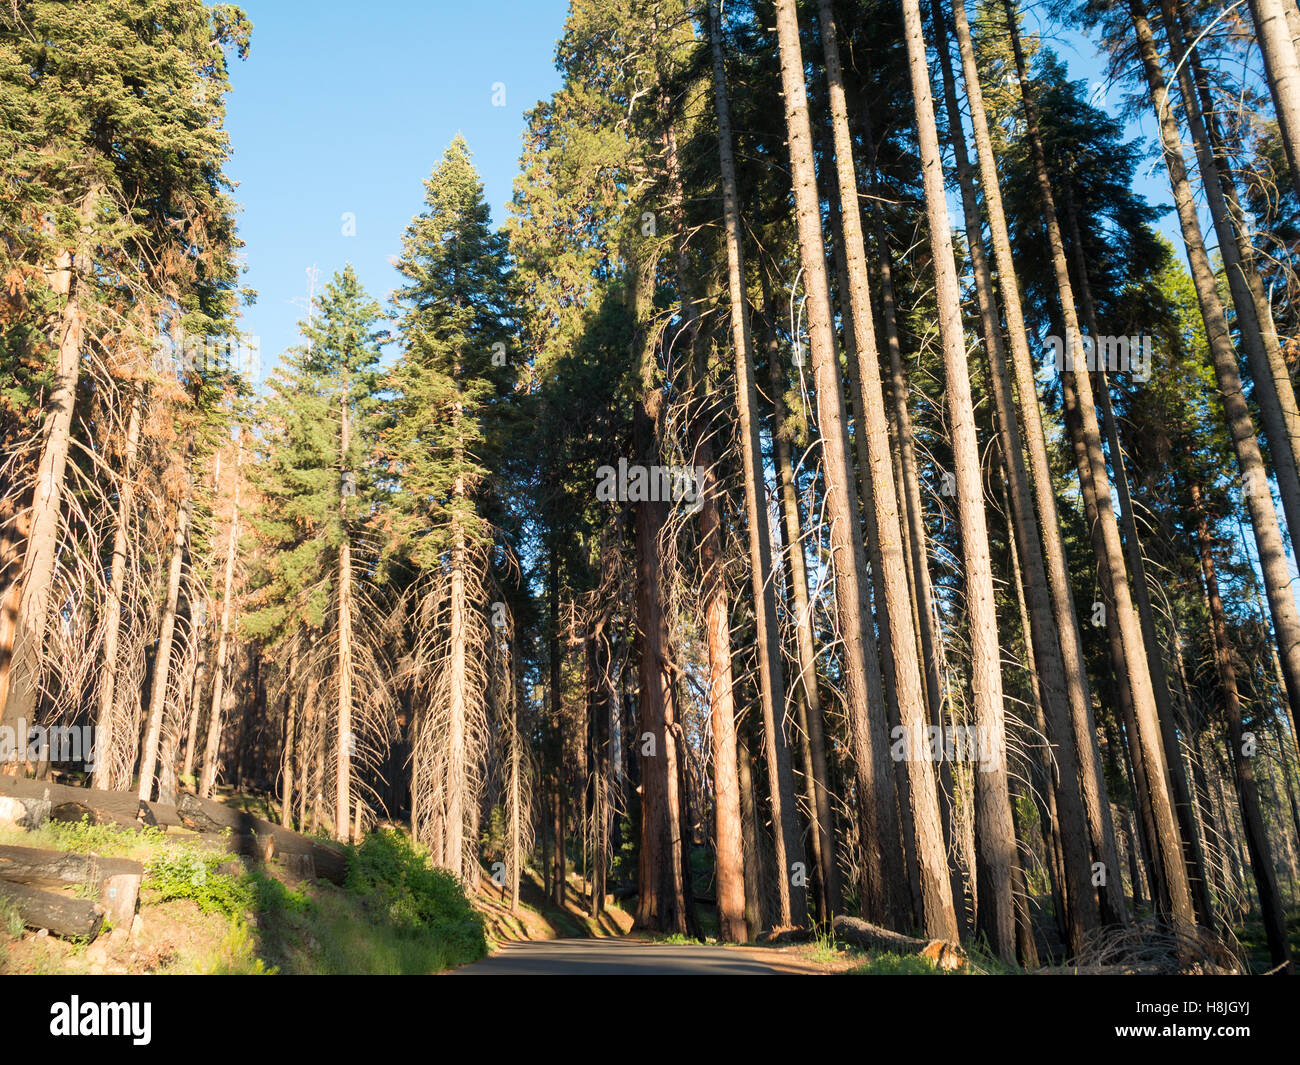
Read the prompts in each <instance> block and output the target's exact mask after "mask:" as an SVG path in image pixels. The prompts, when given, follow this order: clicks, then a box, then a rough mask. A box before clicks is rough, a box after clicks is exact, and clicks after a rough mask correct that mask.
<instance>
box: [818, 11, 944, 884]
mask: <svg viewBox="0 0 1300 1065" xmlns="http://www.w3.org/2000/svg"><path fill="white" fill-rule="evenodd" d="M818 20H819V22H820V24H821V37H822V48H823V51H824V53H825V57H826V78H827V85H828V88H829V98H830V112H831V129H832V133H833V135H834V144H835V172H836V176H837V177H838V180H839V201H840V224H841V227H842V230H843V234H844V240H843V252H844V258H845V263H846V269H847V273H848V282H849V283H848V292H847V299H848V302H849V310H850V317H851V329H852V336H853V340H854V344H855V346H856V352H854V354H856V356H857V358H856V359H855V360H851V366H852V365H854V364H856V367H857V374H856V376H857V378H858V381H857V383H858V386H859V387H858V390H857V391H858V397H857V400H858V402H857V404H856V405H857V406H860V407H861V411H862V417H863V424H862V426H861V429H862V436H864V437H865V439H866V445H867V447H866V450H867V459H868V463H869V466H868V469H869V478H870V498H869V499H868V500H867V501H866V502H867V508H868V509H867V514H868V519H869V520H868V535H869V537H870V538H871V541H872V544H873V547H874V552H875V553H876V554H878V555H879V567H878V572H879V580H878V583H879V584H880V585H881V590H882V591H883V593H884V594H883V602H882V601H879V599H880V597H879V596H878V602H877V605H876V620H877V624H878V625H879V627H880V640H881V648H882V659H883V660H884V662H885V665H886V667H889V672H890V673H891V674H892V676H891V680H892V684H891V685H890V688H891V690H892V692H893V694H894V697H895V699H896V701H897V704H898V716H899V725H900V726H901V727H902V728H903V730H904V734H910V735H919V734H924V732H925V730H926V728H927V726H929V725H930V724H932V723H933V722H932V718H931V715H930V710H929V706H928V704H927V700H926V694H925V686H924V684H923V681H922V678H921V666H922V662H923V658H922V649H921V647H920V646H919V644H918V640H917V634H916V629H915V627H914V625H913V612H912V601H911V594H910V593H911V588H910V587H909V580H908V565H907V558H906V555H905V552H904V548H903V524H902V521H901V519H900V514H899V503H898V494H897V489H896V480H895V470H894V466H893V458H892V456H891V449H890V440H889V417H888V414H887V413H886V407H885V397H884V392H883V388H882V384H881V378H880V357H879V353H878V351H877V349H876V327H875V321H874V316H873V313H872V307H871V288H870V276H869V273H868V270H867V254H866V245H865V242H864V240H863V235H862V213H861V210H860V208H859V205H858V180H857V173H856V169H855V167H854V163H853V140H852V136H851V135H850V132H849V119H848V108H847V104H846V102H845V95H844V75H843V71H842V69H841V66H840V57H839V44H838V41H837V39H836V38H837V33H838V31H837V28H836V25H835V19H834V14H833V12H832V9H831V4H830V0H818ZM847 332H848V328H847V327H846V333H847ZM866 473H867V470H864V481H865V480H866V479H867V478H866ZM873 526H874V529H873ZM874 572H876V567H873V573H874ZM886 652H887V653H886ZM906 768H907V774H906V781H905V784H906V787H905V788H904V787H903V786H902V782H900V789H899V799H900V802H902V801H906V800H907V799H909V798H910V804H911V810H910V811H906V810H905V811H904V813H908V812H910V814H911V817H910V820H911V822H912V832H913V833H914V839H913V840H912V841H910V842H911V844H912V847H913V848H914V853H915V856H916V861H917V865H918V867H919V873H920V878H921V884H920V889H921V898H922V900H923V906H924V905H926V904H927V903H926V901H925V900H928V904H930V905H933V903H934V900H935V899H936V898H939V897H940V896H939V894H938V893H937V892H936V891H935V888H934V885H933V884H931V883H929V882H928V880H929V878H931V877H935V876H941V877H943V878H944V879H945V880H949V888H948V895H949V896H951V894H952V886H951V882H950V878H949V869H948V860H947V841H946V839H945V832H944V825H945V819H944V818H943V816H942V815H941V812H940V804H939V799H938V791H937V790H935V789H936V780H935V778H936V772H935V769H934V767H933V766H932V765H927V766H924V767H923V766H921V765H920V764H919V763H917V762H916V761H914V760H910V759H909V760H908V762H907V767H906ZM927 788H928V789H930V790H931V791H932V792H933V794H918V792H917V789H927Z"/></svg>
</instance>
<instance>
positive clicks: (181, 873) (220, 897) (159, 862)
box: [146, 847, 253, 917]
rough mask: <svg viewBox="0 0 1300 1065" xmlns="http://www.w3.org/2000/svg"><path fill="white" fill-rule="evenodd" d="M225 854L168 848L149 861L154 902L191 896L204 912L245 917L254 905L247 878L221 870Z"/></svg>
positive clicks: (192, 900) (225, 859) (149, 884)
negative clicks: (218, 867)
mask: <svg viewBox="0 0 1300 1065" xmlns="http://www.w3.org/2000/svg"><path fill="white" fill-rule="evenodd" d="M227 860H228V859H227V858H226V856H225V855H222V854H201V853H200V852H198V851H196V850H193V849H192V848H188V847H178V848H175V849H171V850H165V851H163V852H162V853H161V854H160V855H158V856H157V857H156V858H154V859H153V860H152V861H151V862H150V863H149V879H148V880H147V881H146V883H147V884H148V886H149V890H150V892H151V893H152V896H153V901H154V902H169V901H171V900H172V899H189V900H190V901H191V902H194V903H196V904H197V905H198V907H199V909H201V910H202V911H203V912H204V913H221V914H225V915H226V916H227V917H239V916H242V915H243V914H244V913H245V912H247V910H248V909H249V907H250V906H252V904H253V890H252V888H251V886H250V885H249V883H248V879H247V878H246V877H236V876H231V875H229V874H228V873H218V872H217V871H216V866H218V865H220V864H221V863H222V862H223V861H227Z"/></svg>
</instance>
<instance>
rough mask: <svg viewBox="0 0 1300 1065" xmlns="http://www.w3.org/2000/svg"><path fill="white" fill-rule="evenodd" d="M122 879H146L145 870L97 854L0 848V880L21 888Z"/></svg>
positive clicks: (134, 864)
mask: <svg viewBox="0 0 1300 1065" xmlns="http://www.w3.org/2000/svg"><path fill="white" fill-rule="evenodd" d="M121 875H127V876H143V875H144V866H143V865H141V864H140V863H139V862H133V861H130V860H128V859H126V858H101V857H100V856H99V855H97V854H73V853H72V852H70V851H54V850H43V849H41V848H39V847H0V880H11V881H14V882H15V883H19V884H42V883H50V884H98V883H100V882H101V881H103V880H107V879H108V878H109V877H111V876H121Z"/></svg>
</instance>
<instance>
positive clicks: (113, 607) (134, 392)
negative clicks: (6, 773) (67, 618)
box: [91, 383, 144, 788]
mask: <svg viewBox="0 0 1300 1065" xmlns="http://www.w3.org/2000/svg"><path fill="white" fill-rule="evenodd" d="M143 402H144V400H143V394H142V391H141V386H140V385H139V384H138V383H136V384H133V385H132V387H131V409H130V414H129V415H128V417H127V426H126V454H125V455H124V456H123V460H122V479H121V482H120V486H119V488H118V492H117V521H116V523H115V526H114V529H113V561H112V563H111V565H110V566H109V578H108V599H107V601H106V602H105V604H104V664H103V672H102V673H101V674H100V678H99V693H98V694H99V709H98V713H97V714H96V715H95V771H94V773H93V775H92V777H91V781H92V785H93V786H94V787H96V788H108V787H110V786H111V783H110V782H111V780H112V767H113V762H112V756H111V754H110V752H112V751H113V750H114V747H115V743H116V738H115V737H114V735H113V731H114V730H113V719H114V712H113V710H114V704H115V702H116V696H117V674H118V669H119V663H118V647H119V644H120V642H121V638H122V589H123V586H124V585H125V582H126V548H127V535H128V530H127V526H128V524H129V523H130V521H131V519H132V517H133V510H134V507H135V481H134V477H135V456H136V451H137V450H138V449H139V446H140V410H141V407H142V406H143Z"/></svg>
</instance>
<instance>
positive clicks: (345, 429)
mask: <svg viewBox="0 0 1300 1065" xmlns="http://www.w3.org/2000/svg"><path fill="white" fill-rule="evenodd" d="M350 428H351V426H350V425H349V419H348V397H347V389H346V388H345V389H344V391H343V395H342V397H341V398H340V400H339V456H340V470H339V477H340V483H342V480H343V479H344V478H345V477H346V476H347V457H348V448H349V447H350V446H351V432H350ZM346 521H347V496H346V495H345V494H344V492H343V491H342V490H340V492H339V525H340V528H341V530H342V543H340V544H339V572H338V639H339V653H338V670H339V706H338V715H339V720H338V748H337V750H336V751H335V759H336V760H335V765H334V786H335V798H334V835H335V838H336V839H339V840H341V841H343V842H345V843H346V842H347V841H348V840H350V839H351V838H352V824H351V821H352V818H351V814H352V755H353V752H354V750H355V743H356V741H355V739H354V737H353V735H352V668H353V667H352V544H351V542H350V541H349V539H348V533H347V526H346ZM457 576H458V573H453V575H452V603H451V609H452V622H451V638H452V645H453V646H452V657H453V663H454V660H455V655H456V649H455V641H456V638H457V634H458V633H463V629H458V628H457V618H458V615H457V610H458V609H460V610H463V607H464V604H463V601H458V600H457V598H456V592H457V589H456V579H457ZM461 580H462V584H461V589H460V594H461V599H462V600H463V598H464V583H463V576H462V578H461ZM460 616H462V617H463V615H460ZM461 654H462V656H463V654H464V652H463V650H462V651H461ZM454 670H455V666H454V664H453V678H452V687H451V693H452V707H453V710H452V719H453V725H452V728H453V730H454V729H455V723H454V722H455V716H456V715H455V705H456V699H457V697H460V698H462V699H463V698H464V689H463V687H462V686H461V685H460V684H458V683H457V681H456V678H455V676H454ZM456 749H457V748H456V747H455V744H454V733H453V743H452V750H453V751H455V750H456ZM449 868H451V869H456V870H459V869H460V860H459V852H458V853H457V860H456V864H455V865H452V866H449Z"/></svg>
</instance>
